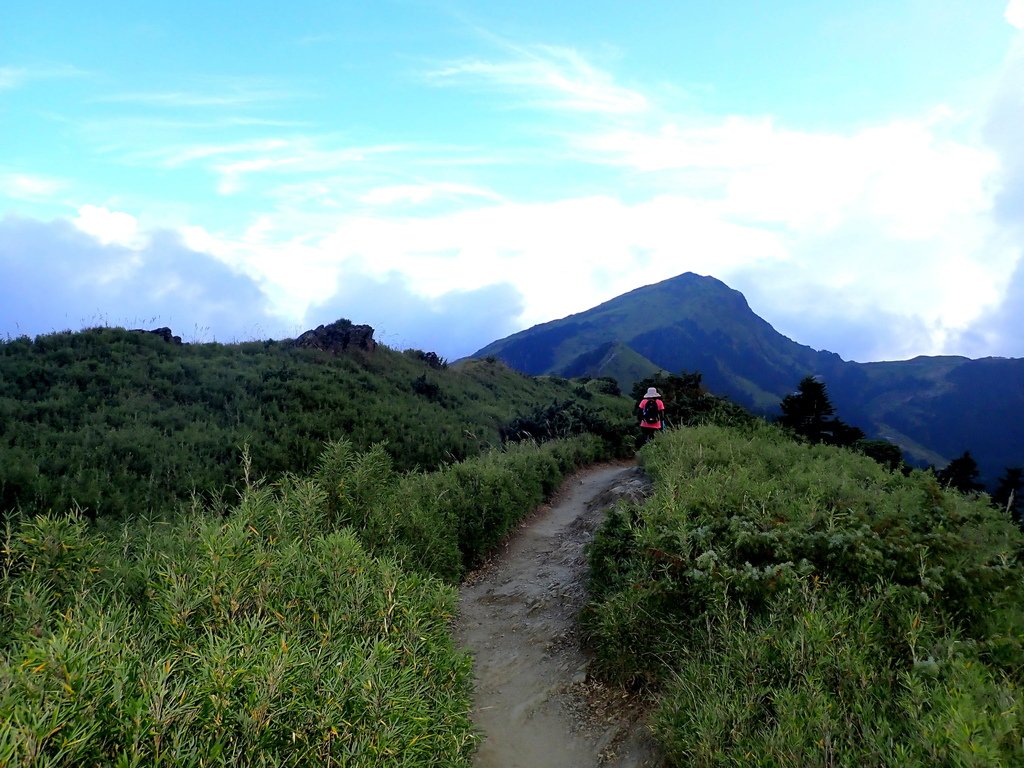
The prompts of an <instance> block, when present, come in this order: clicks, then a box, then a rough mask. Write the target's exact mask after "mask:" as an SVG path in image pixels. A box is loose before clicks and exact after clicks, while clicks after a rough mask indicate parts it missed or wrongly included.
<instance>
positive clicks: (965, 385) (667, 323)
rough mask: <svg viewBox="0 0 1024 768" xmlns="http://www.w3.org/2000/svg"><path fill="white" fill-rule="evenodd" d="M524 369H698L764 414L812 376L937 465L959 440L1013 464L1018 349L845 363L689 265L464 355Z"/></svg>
mask: <svg viewBox="0 0 1024 768" xmlns="http://www.w3.org/2000/svg"><path fill="white" fill-rule="evenodd" d="M486 356H494V357H497V358H499V359H501V360H503V361H504V362H505V363H507V364H508V365H510V366H511V367H513V368H515V369H517V370H519V371H522V372H523V373H527V374H530V375H534V376H538V375H556V376H565V377H577V376H594V377H597V376H611V377H612V378H614V379H615V380H616V381H618V382H619V384H620V386H622V387H624V388H628V387H629V386H630V385H631V384H632V382H633V381H636V380H637V379H640V378H643V377H645V376H648V375H651V374H653V373H655V372H656V371H658V370H664V371H667V372H670V373H679V372H681V371H699V372H700V373H701V374H702V375H703V380H704V384H705V385H706V386H707V388H708V389H709V390H710V391H711V392H714V393H715V394H718V395H722V396H725V397H728V398H730V399H732V400H734V401H736V402H738V403H740V404H742V405H744V406H746V407H747V408H750V409H751V410H753V411H755V412H758V413H762V414H765V415H769V416H771V415H774V414H776V413H778V405H779V402H780V401H781V400H782V398H783V397H785V395H786V394H788V393H789V392H791V391H793V389H794V388H795V387H796V384H797V383H798V382H799V381H800V379H801V378H803V377H804V376H808V375H817V376H821V377H822V378H823V379H824V381H825V384H826V386H827V388H828V392H829V396H830V397H831V399H832V402H833V404H834V405H835V406H836V409H837V412H838V415H839V416H840V418H842V419H843V420H844V421H846V422H847V423H850V424H854V425H856V426H859V427H860V428H861V429H863V430H864V431H865V432H866V433H867V434H868V436H869V437H875V438H882V439H887V440H890V441H892V442H894V443H896V444H897V445H899V446H900V447H901V448H902V449H903V450H904V452H905V454H906V455H907V457H908V459H909V460H911V461H913V462H916V463H919V464H928V463H931V464H934V465H936V466H939V467H941V466H944V465H945V464H947V463H948V462H949V461H950V460H952V459H953V458H956V457H957V456H959V455H961V454H962V453H963V452H964V451H965V450H970V451H971V454H972V456H974V458H975V459H976V460H977V461H978V464H979V467H980V468H981V470H982V474H983V480H984V481H985V482H987V483H989V484H992V483H994V482H995V480H996V478H997V477H998V476H999V475H1000V474H1002V472H1003V471H1004V469H1005V468H1006V467H1009V466H1022V465H1024V359H1018V358H984V359H981V360H971V359H968V358H965V357H949V356H946V357H917V358H914V359H913V360H905V361H895V362H878V363H857V362H853V361H846V360H843V359H842V358H841V357H840V356H839V355H837V354H835V353H834V352H828V351H821V350H815V349H813V348H811V347H808V346H806V345H803V344H799V343H797V342H795V341H793V340H792V339H789V338H787V337H786V336H784V335H782V334H781V333H779V332H778V331H776V330H775V329H774V328H773V327H772V326H771V325H770V324H769V323H768V322H767V321H766V320H764V319H763V318H761V317H759V316H758V315H756V314H755V313H754V312H753V311H752V310H751V309H750V306H749V305H748V304H747V301H746V298H745V297H744V296H743V294H742V293H740V292H739V291H737V290H735V289H733V288H730V287H729V286H727V285H726V284H725V283H723V282H722V281H720V280H718V279H716V278H714V277H707V276H701V275H696V274H694V273H692V272H687V273H685V274H682V275H679V276H677V277H673V278H670V279H668V280H664V281H662V282H660V283H655V284H653V285H647V286H643V287H642V288H637V289H635V290H632V291H629V292H628V293H625V294H622V295H621V296H617V297H615V298H614V299H611V300H609V301H606V302H604V303H603V304H600V305H598V306H596V307H593V308H592V309H589V310H586V311H584V312H579V313H577V314H574V315H569V316H568V317H565V318H562V319H560V320H553V321H551V322H547V323H543V324H541V325H537V326H534V327H532V328H528V329H526V330H524V331H520V332H518V333H515V334H513V335H511V336H508V337H506V338H504V339H500V340H498V341H494V342H492V343H490V344H488V345H487V346H485V347H483V348H482V349H480V350H479V351H477V352H476V353H475V354H473V355H472V356H471V357H486Z"/></svg>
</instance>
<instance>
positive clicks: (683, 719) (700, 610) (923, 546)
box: [587, 426, 1024, 766]
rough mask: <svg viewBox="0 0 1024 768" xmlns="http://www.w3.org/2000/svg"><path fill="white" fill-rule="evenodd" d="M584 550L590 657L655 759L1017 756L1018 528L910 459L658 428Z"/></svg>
mask: <svg viewBox="0 0 1024 768" xmlns="http://www.w3.org/2000/svg"><path fill="white" fill-rule="evenodd" d="M664 438H665V439H663V440H659V441H656V443H655V444H654V445H652V446H651V447H650V448H647V449H645V452H644V454H643V460H644V465H645V466H646V468H647V470H648V471H649V472H650V473H651V474H652V475H653V476H654V478H655V480H656V492H655V494H654V496H653V497H652V498H651V499H650V500H649V501H648V502H647V503H646V504H644V505H643V506H633V507H622V508H620V509H619V510H617V511H616V512H614V513H613V514H612V515H610V516H609V518H608V520H607V522H606V523H605V525H604V527H603V528H602V529H601V531H600V532H599V534H598V536H597V538H596V539H595V542H594V544H593V546H592V549H591V568H592V580H591V585H590V586H591V596H592V603H591V605H590V606H589V607H588V609H587V625H588V628H589V632H590V636H591V638H592V640H593V642H594V644H595V647H596V650H597V655H598V665H599V667H600V668H601V669H602V670H603V671H604V673H605V674H607V675H609V676H611V677H612V678H613V679H617V680H620V681H623V682H626V683H630V684H634V685H641V686H647V687H649V688H651V689H652V690H654V691H656V692H657V695H658V698H659V701H660V704H659V708H658V712H657V714H656V718H655V729H656V732H657V735H658V738H659V739H660V740H661V742H662V744H663V745H664V746H665V748H666V750H667V752H668V754H669V756H670V759H671V762H672V764H673V765H680V766H682V765H697V766H712V765H714V766H718V765H722V766H724V765H849V766H862V765H892V766H903V765H979V766H980V765H1019V764H1021V761H1022V759H1024V700H1022V695H1024V639H1022V638H1024V636H1022V634H1021V628H1022V627H1024V611H1022V608H1021V606H1022V605H1024V536H1022V534H1021V531H1020V530H1019V529H1018V528H1017V527H1016V526H1015V525H1013V524H1012V523H1011V522H1010V521H1009V519H1007V518H1006V516H1005V514H1004V513H1003V512H1000V511H999V510H996V509H994V508H992V507H990V506H988V504H987V503H986V500H985V498H984V497H981V498H968V497H964V496H961V495H959V494H956V493H951V492H946V491H943V490H941V489H940V488H939V486H938V485H937V483H936V481H935V479H934V477H933V476H932V475H931V474H929V473H923V472H916V473H913V474H912V475H911V476H909V477H904V476H903V475H901V474H898V473H897V474H893V473H890V472H887V471H886V470H885V469H883V468H882V467H881V466H880V465H878V464H876V463H874V462H873V461H871V460H870V459H867V458H865V457H862V456H858V455H857V454H854V453H852V452H848V451H844V450H841V449H837V448H826V447H823V446H817V447H811V446H808V445H805V444H800V443H795V442H792V441H791V440H790V439H789V438H788V437H787V436H786V435H784V434H782V433H781V432H779V431H777V430H775V429H773V428H768V427H766V426H755V427H753V428H746V429H736V428H723V427H714V426H705V427H699V428H694V429H687V430H681V431H677V432H670V433H668V434H666V435H665V436H664Z"/></svg>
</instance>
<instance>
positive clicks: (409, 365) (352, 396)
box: [0, 328, 614, 519]
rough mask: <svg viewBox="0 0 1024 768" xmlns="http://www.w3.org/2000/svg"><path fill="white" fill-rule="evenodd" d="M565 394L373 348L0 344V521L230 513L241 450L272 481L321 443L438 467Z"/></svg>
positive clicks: (311, 456) (494, 367) (101, 339)
mask: <svg viewBox="0 0 1024 768" xmlns="http://www.w3.org/2000/svg"><path fill="white" fill-rule="evenodd" d="M572 390H573V387H572V385H571V384H569V383H568V382H559V381H555V380H543V381H540V380H534V379H530V378H528V377H526V376H522V375H521V374H518V373H515V372H514V371H511V370H510V369H508V368H507V367H505V366H504V365H501V364H498V363H493V364H488V363H484V362H480V361H471V362H469V363H467V364H465V365H459V366H449V365H448V364H447V362H445V361H444V360H442V359H441V358H438V357H437V355H435V354H433V353H425V352H420V351H418V350H410V351H409V352H407V353H398V352H394V351H392V350H390V349H388V348H386V347H383V346H378V347H377V349H376V350H375V351H374V352H372V353H367V352H361V351H351V352H347V353H345V354H340V355H334V354H331V353H326V352H319V351H316V350H307V349H298V348H295V347H294V346H293V345H291V343H289V342H274V341H266V342H250V343H244V344H233V345H221V344H186V345H174V344H168V343H166V342H165V341H163V339H161V338H160V337H159V336H156V335H153V334H149V333H135V332H130V331H125V330H122V329H117V328H95V329H91V330H87V331H83V332H81V333H71V332H67V333H58V334H52V335H49V336H40V337H38V338H37V339H36V340H35V341H32V340H30V339H27V338H21V339H13V340H9V341H6V342H0V519H2V517H3V515H4V514H5V513H6V512H7V511H9V510H12V509H21V510H22V511H23V512H26V513H32V514H34V513H39V512H46V511H48V510H54V511H57V512H63V511H69V510H81V511H82V512H84V513H85V514H86V515H87V516H89V517H91V518H97V517H99V518H104V517H107V518H120V517H123V516H125V515H129V514H140V513H154V514H161V515H172V514H174V513H175V512H176V510H177V508H178V507H179V506H180V505H181V504H182V503H188V502H189V501H190V500H191V497H192V495H193V494H198V495H200V496H202V497H204V498H205V499H207V500H210V501H212V502H214V503H219V504H222V505H223V504H228V503H230V502H232V501H234V500H235V499H237V490H236V489H237V488H239V487H241V486H242V485H243V484H244V481H245V478H244V477H243V473H242V469H241V467H240V463H241V462H240V454H241V452H242V449H243V446H247V449H248V459H247V461H248V462H249V471H250V472H251V474H252V476H253V477H267V478H269V479H275V478H279V477H281V476H282V475H283V474H284V473H286V472H294V473H299V474H303V473H307V472H310V471H312V470H313V469H314V467H315V465H316V461H317V457H318V456H319V454H320V451H321V449H322V447H323V445H324V443H325V442H327V441H331V440H348V441H349V442H350V443H351V444H352V445H353V446H354V447H355V448H357V449H358V450H367V449H369V448H370V446H371V445H373V444H374V443H378V442H382V441H384V440H386V441H387V445H386V450H387V452H388V454H389V456H390V457H391V460H392V462H393V465H394V467H395V469H396V470H397V471H399V472H402V471H407V470H411V469H415V468H423V469H433V468H437V467H440V466H442V465H444V464H447V463H450V462H453V461H460V460H462V459H464V458H467V457H469V456H474V455H477V454H479V453H481V452H483V451H486V450H488V449H489V448H490V447H492V446H494V445H497V444H498V443H499V442H500V440H499V429H500V428H501V426H502V425H504V424H507V423H508V422H509V421H510V420H512V419H514V418H516V417H517V416H519V415H522V414H525V413H528V412H530V411H532V410H535V409H537V408H538V407H540V406H541V405H542V404H545V403H550V402H552V401H553V400H558V399H565V398H568V397H570V396H571V393H572ZM603 398H604V399H603V401H602V403H603V404H602V405H601V406H600V407H601V408H611V407H613V406H611V405H609V404H610V403H612V402H614V398H610V397H607V396H603Z"/></svg>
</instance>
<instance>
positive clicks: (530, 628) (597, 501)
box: [455, 464, 659, 768]
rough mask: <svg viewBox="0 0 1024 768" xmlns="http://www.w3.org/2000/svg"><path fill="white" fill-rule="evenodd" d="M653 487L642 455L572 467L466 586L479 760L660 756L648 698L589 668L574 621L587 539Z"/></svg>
mask: <svg viewBox="0 0 1024 768" xmlns="http://www.w3.org/2000/svg"><path fill="white" fill-rule="evenodd" d="M645 491H646V483H645V482H644V479H643V477H642V476H641V475H640V473H639V470H638V469H637V468H636V467H635V466H634V465H632V464H628V465H627V464H609V465H602V466H600V467H597V468H594V469H590V470H587V471H585V472H582V473H580V474H578V475H576V476H574V477H573V478H571V479H570V480H568V481H567V482H566V484H565V485H564V486H563V487H562V489H561V490H560V491H559V493H558V494H557V495H556V496H555V498H554V499H553V500H552V502H551V503H550V504H549V505H547V506H545V507H543V508H541V509H540V510H538V512H537V513H536V514H535V515H533V516H532V517H531V518H530V519H529V520H528V521H527V522H526V523H525V524H524V525H523V526H522V528H521V529H520V530H519V531H517V532H516V533H515V534H514V535H513V536H512V537H510V539H509V541H508V542H507V544H506V546H505V547H504V548H503V549H502V551H501V552H500V553H499V554H498V555H496V556H495V557H494V559H493V560H492V561H491V562H489V563H488V564H487V565H486V566H485V567H484V568H482V569H480V570H479V571H477V572H475V573H474V574H471V575H470V577H469V578H468V579H467V580H466V582H465V583H464V584H463V586H462V589H461V600H460V615H459V618H458V621H457V622H456V627H455V632H456V639H457V641H458V643H459V645H460V646H461V647H463V648H465V649H467V650H468V651H470V652H471V653H472V655H473V657H474V669H475V674H476V693H475V696H474V702H473V708H474V712H473V719H474V722H475V723H476V725H477V727H479V728H480V729H481V730H482V731H483V733H484V735H485V740H484V742H483V744H482V745H481V747H480V750H479V752H478V753H477V756H476V760H475V765H476V766H477V767H478V768H548V767H549V766H550V768H555V767H556V766H557V767H558V768H591V767H592V766H598V765H601V766H613V767H614V766H619V767H621V768H640V767H641V766H644V767H648V766H656V765H658V764H659V763H658V761H657V759H656V757H655V756H656V752H655V749H654V745H653V742H652V741H651V739H650V737H649V736H648V734H647V731H646V729H645V728H644V725H643V722H642V718H643V708H642V705H641V704H640V703H639V702H637V701H635V700H634V699H632V698H631V697H629V696H628V695H626V694H625V693H624V692H622V691H619V690H617V689H615V690H613V689H610V688H607V687H605V686H602V685H601V684H600V683H598V682H597V681H595V680H592V679H591V678H590V677H589V676H588V675H587V656H586V654H585V652H584V651H583V650H582V649H581V648H580V644H579V640H578V633H577V625H576V616H577V613H578V612H579V610H580V608H581V607H582V606H583V602H584V599H585V594H584V582H585V578H586V559H585V555H584V552H583V547H584V545H585V544H586V543H587V542H588V541H590V539H591V538H592V537H593V532H594V530H595V529H596V528H597V527H598V525H600V522H601V519H602V517H603V510H604V509H605V508H607V507H608V506H609V505H610V504H612V503H614V501H615V500H617V499H618V498H621V497H623V496H631V497H633V498H638V497H640V496H642V495H643V494H644V493H645Z"/></svg>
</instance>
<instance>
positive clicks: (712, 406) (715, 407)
mask: <svg viewBox="0 0 1024 768" xmlns="http://www.w3.org/2000/svg"><path fill="white" fill-rule="evenodd" d="M702 378H703V377H702V376H701V374H700V372H693V373H687V372H686V371H683V372H681V373H679V374H668V373H664V372H659V373H657V374H655V375H654V376H649V377H647V378H644V379H641V380H640V381H637V382H636V383H635V384H634V385H633V389H632V390H631V392H630V399H631V400H632V402H633V405H634V407H635V406H636V404H637V403H639V402H640V400H642V399H643V397H644V395H645V393H646V392H647V389H648V388H649V387H654V388H655V389H657V390H658V393H659V394H660V395H661V399H662V401H663V402H664V403H665V418H666V420H667V421H668V424H669V425H670V426H673V427H684V426H693V425H695V424H706V423H713V424H746V423H748V422H750V421H751V420H752V419H753V418H754V417H753V416H752V415H751V414H750V413H748V412H747V411H746V410H745V409H743V408H741V407H740V406H738V405H736V404H735V403H731V402H729V401H728V400H727V399H725V398H721V397H716V396H715V395H712V394H711V393H710V392H708V391H707V390H706V389H704V386H703V384H702V383H701V380H702Z"/></svg>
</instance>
